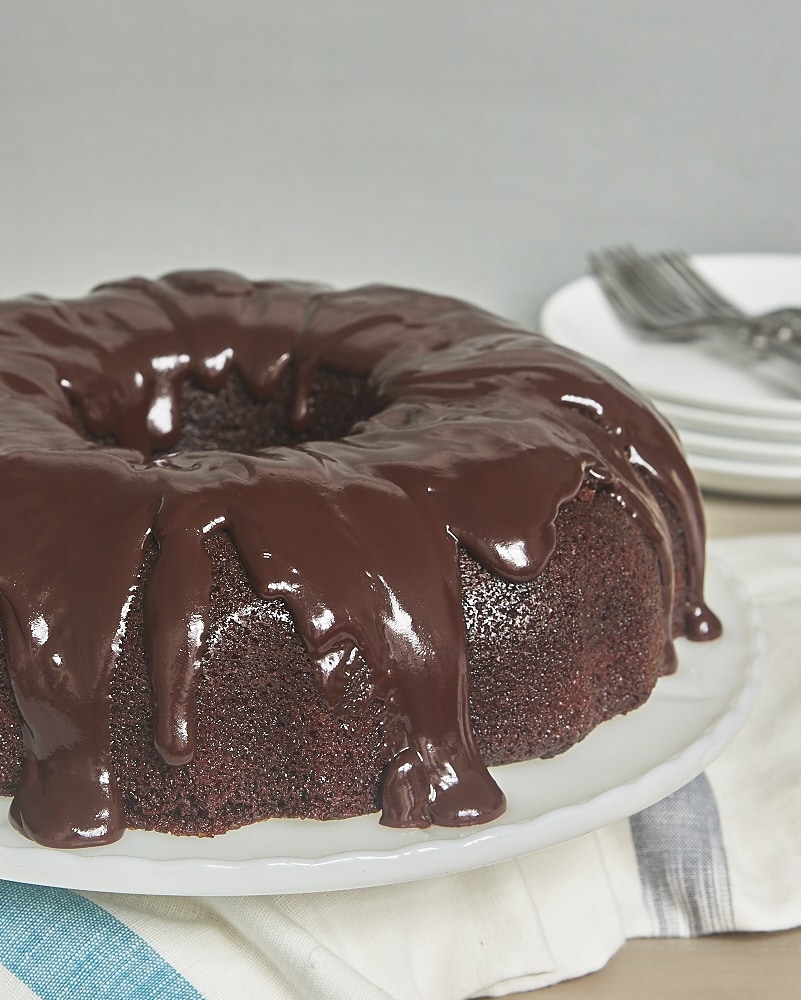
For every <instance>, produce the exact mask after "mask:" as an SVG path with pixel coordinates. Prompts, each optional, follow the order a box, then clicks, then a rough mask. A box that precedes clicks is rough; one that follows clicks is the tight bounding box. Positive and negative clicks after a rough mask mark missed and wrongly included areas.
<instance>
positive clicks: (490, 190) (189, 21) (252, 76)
mask: <svg viewBox="0 0 801 1000" xmlns="http://www.w3.org/2000/svg"><path fill="white" fill-rule="evenodd" d="M0 21H1V22H2V23H1V26H0V142H2V155H1V156H0V226H1V227H2V229H1V230H0V232H1V233H2V236H1V243H0V295H2V296H8V295H16V294H19V293H22V292H24V291H30V290H39V291H46V292H50V293H54V294H73V293H82V292H83V291H84V290H85V289H86V288H88V287H89V286H91V285H92V284H94V283H96V282H98V281H100V280H102V279H106V278H112V277H118V276H123V275H127V274H131V273H144V274H148V275H155V274H157V273H160V272H163V271H165V270H170V269H174V268H177V267H187V266H216V267H227V268H232V269H238V270H242V271H244V272H245V273H247V274H250V275H252V276H262V277H267V276H269V277H279V276H281V277H284V276H287V277H298V278H309V279H311V278H313V279H318V280H326V281H330V282H332V283H334V284H337V285H347V284H353V283H362V282H366V281H373V280H380V281H389V282H395V283H401V284H407V285H412V286H420V287H423V288H427V289H430V290H436V291H441V292H447V293H451V294H457V295H461V296H464V297H467V298H470V299H472V300H474V301H476V302H479V303H481V304H482V305H484V306H485V307H487V308H491V309H495V310H496V311H499V312H503V313H505V314H507V315H510V316H514V317H515V318H518V319H521V320H524V321H526V322H529V323H534V322H535V320H536V317H537V314H538V309H539V306H540V305H541V304H542V302H543V300H544V299H545V297H546V296H547V295H548V294H549V293H550V292H551V291H553V290H554V289H555V288H557V287H558V286H559V285H560V284H562V283H564V282H565V281H568V280H570V279H571V278H573V277H575V276H577V275H578V274H580V273H582V272H583V271H584V270H585V266H586V265H585V261H586V253H587V251H588V250H590V249H593V248H596V247H599V246H603V245H606V244H610V243H618V242H622V241H632V242H634V243H636V244H638V245H640V246H642V247H644V248H656V247H663V246H682V247H685V248H687V249H690V250H692V251H699V252H700V251H722V250H748V251H759V250H780V251H781V250H783V251H795V250H797V249H799V238H800V237H799V234H801V229H800V228H799V211H798V206H799V197H798V195H799V166H800V165H801V129H800V128H799V125H800V124H801V112H799V106H800V105H801V55H800V54H799V43H800V42H801V4H799V3H798V2H797V0H730V2H725V0H671V2H669V3H663V2H653V0H597V2H592V0H528V2H523V0H512V2H495V3H491V2H489V0H488V2H476V0H459V2H457V0H425V2H423V0H404V2H402V3H401V2H398V3H388V2H382V0H370V2H368V0H314V2H306V3H303V2H297V3H285V4H279V3H276V2H260V3H259V2H255V0H253V2H245V0H232V2H228V3H223V2H218V3H203V2H197V0H196V2H189V0H177V2H170V0H162V2H158V3H157V2H153V0H138V2H126V3H118V2H111V0H71V2H70V3H64V2H62V0H59V2H54V0H38V2H33V0H32V2H30V3H26V4H23V3H10V2H8V0H6V3H5V4H3V5H2V8H0Z"/></svg>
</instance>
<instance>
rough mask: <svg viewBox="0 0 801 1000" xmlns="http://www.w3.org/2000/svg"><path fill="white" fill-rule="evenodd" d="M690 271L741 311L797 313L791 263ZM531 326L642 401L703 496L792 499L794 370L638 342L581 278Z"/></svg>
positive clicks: (798, 463)
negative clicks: (624, 383) (674, 441)
mask: <svg viewBox="0 0 801 1000" xmlns="http://www.w3.org/2000/svg"><path fill="white" fill-rule="evenodd" d="M694 264H695V266H696V267H697V268H698V270H699V271H701V272H702V273H703V274H704V276H705V277H707V278H708V279H709V280H710V281H711V282H712V283H713V284H714V285H715V286H716V287H717V288H718V289H719V290H720V291H721V292H723V294H724V295H727V296H728V297H729V298H730V299H731V300H732V301H734V302H736V304H737V305H739V306H741V307H742V308H743V309H745V310H747V311H749V312H755V313H757V312H764V311H767V310H769V309H776V308H778V307H780V306H787V305H801V256H796V255H786V254H757V255H754V254H726V255H716V256H703V257H696V258H694ZM540 328H541V329H542V331H543V332H544V333H545V334H546V335H547V336H549V337H550V338H551V339H552V340H555V341H557V342H558V343H561V344H564V345H565V346H567V347H572V348H574V349H575V350H577V351H581V353H583V354H586V355H588V356H590V357H592V358H595V359H596V360H598V361H601V362H603V363H604V364H605V365H607V366H608V367H610V368H612V369H614V370H615V371H617V372H618V374H620V375H622V376H623V377H624V378H625V379H627V380H628V381H629V382H631V384H632V385H634V386H636V387H637V388H638V389H639V390H640V391H641V392H643V393H644V394H645V395H647V396H650V398H651V399H652V400H653V402H654V403H655V404H656V406H657V408H658V409H659V410H660V411H661V412H662V413H663V414H664V415H665V416H666V417H667V418H668V419H669V420H670V421H671V423H672V424H673V425H674V427H675V428H676V430H677V431H678V432H679V436H680V437H681V439H682V442H683V444H684V447H685V450H686V452H687V457H688V460H689V462H690V465H691V467H692V468H693V470H694V472H695V475H696V477H697V479H698V481H699V483H700V485H701V486H702V487H703V488H704V489H708V490H716V491H721V492H726V493H736V494H740V495H747V496H761V497H785V498H792V497H801V366H794V365H793V364H792V363H791V362H782V363H778V362H776V361H772V362H769V363H767V364H764V363H761V362H753V361H751V362H743V361H740V362H738V361H737V360H736V359H735V357H734V356H733V353H731V352H725V351H722V350H721V348H720V346H717V347H715V346H713V345H704V344H701V343H697V342H695V343H690V342H684V343H679V344H666V343H654V342H645V341H643V340H639V339H637V338H636V337H635V336H633V335H632V334H631V333H629V332H628V331H627V330H626V329H625V328H624V327H623V325H622V324H621V323H620V322H619V320H618V319H617V318H616V316H615V315H614V313H613V312H612V309H611V307H610V306H609V303H608V302H607V300H606V298H605V296H604V294H603V292H602V291H601V290H600V288H599V286H598V284H597V282H596V281H595V279H594V278H591V277H584V278H580V279H578V280H577V281H574V282H572V283H571V284H569V285H567V286H566V287H564V288H562V289H560V290H559V291H558V292H556V293H555V294H554V295H552V296H551V297H550V298H549V299H548V301H547V302H546V304H545V306H544V308H543V310H542V314H541V317H540Z"/></svg>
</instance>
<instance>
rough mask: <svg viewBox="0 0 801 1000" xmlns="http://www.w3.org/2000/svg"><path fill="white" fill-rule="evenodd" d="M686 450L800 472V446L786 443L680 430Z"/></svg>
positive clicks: (683, 428) (685, 429)
mask: <svg viewBox="0 0 801 1000" xmlns="http://www.w3.org/2000/svg"><path fill="white" fill-rule="evenodd" d="M677 429H678V431H679V434H680V435H681V440H682V442H683V443H684V447H685V448H686V449H687V451H689V452H691V453H692V454H694V455H709V456H710V457H712V458H725V459H731V460H732V461H735V462H749V463H752V464H754V465H763V464H772V465H780V466H786V467H788V468H789V469H790V472H792V470H795V471H796V472H798V473H801V443H799V444H788V443H786V442H783V441H756V440H754V439H752V438H740V437H728V436H727V435H724V434H704V433H702V432H700V431H694V430H690V429H688V428H686V427H678V428H677Z"/></svg>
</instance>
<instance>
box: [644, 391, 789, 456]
mask: <svg viewBox="0 0 801 1000" xmlns="http://www.w3.org/2000/svg"><path fill="white" fill-rule="evenodd" d="M653 402H654V403H655V404H656V406H657V407H658V408H659V410H660V411H661V412H662V413H663V414H664V415H665V416H666V417H667V418H668V420H670V421H671V422H672V423H673V424H674V425H675V426H676V427H677V428H678V429H679V430H685V429H686V430H693V431H701V432H703V433H705V434H721V435H724V436H725V437H738V438H747V439H749V440H753V441H773V442H778V443H785V444H795V445H798V444H801V421H798V420H780V419H778V418H771V417H753V416H750V415H748V414H736V413H728V412H726V411H725V410H709V409H705V408H704V407H697V406H682V405H681V403H673V402H670V401H669V400H666V399H660V398H659V397H653Z"/></svg>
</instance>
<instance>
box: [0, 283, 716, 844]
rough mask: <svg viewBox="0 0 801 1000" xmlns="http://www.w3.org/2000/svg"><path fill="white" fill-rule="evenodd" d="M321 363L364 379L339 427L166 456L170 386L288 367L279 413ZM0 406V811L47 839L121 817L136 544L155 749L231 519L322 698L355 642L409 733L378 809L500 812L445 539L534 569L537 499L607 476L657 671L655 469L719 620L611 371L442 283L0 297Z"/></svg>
mask: <svg viewBox="0 0 801 1000" xmlns="http://www.w3.org/2000/svg"><path fill="white" fill-rule="evenodd" d="M320 366H323V367H325V368H327V369H331V370H334V371H338V372H343V373H348V374H352V375H361V376H364V377H366V378H367V379H368V380H369V385H370V389H371V392H372V393H373V395H374V398H375V400H376V404H375V413H374V414H373V415H372V416H371V417H370V418H369V419H367V420H365V421H363V422H361V423H360V424H358V425H357V426H356V427H354V428H353V430H352V432H351V433H350V434H349V435H348V436H346V437H344V438H342V439H340V440H337V441H328V442H316V441H315V442H307V443H303V444H300V445H298V446H297V447H294V448H286V447H271V448H264V449H261V450H257V451H255V452H254V453H252V454H239V453H233V452H225V451H217V452H185V451H184V452H179V453H174V454H170V453H169V449H170V448H171V446H174V445H175V442H176V441H178V439H179V437H180V433H181V411H180V393H181V385H182V383H183V382H184V380H186V379H192V380H193V381H194V382H196V383H197V384H198V385H199V386H201V387H203V388H207V389H210V390H215V389H217V388H219V387H220V386H221V385H222V383H223V382H224V380H225V379H226V378H227V377H228V375H229V373H230V372H231V370H233V369H235V370H236V371H237V373H238V374H239V376H240V377H241V379H242V381H243V382H244V385H245V386H246V388H247V390H248V391H249V392H250V393H251V394H252V395H253V396H254V397H256V398H268V397H269V396H270V395H271V394H272V393H274V392H275V391H276V388H277V386H278V385H279V384H280V382H281V380H282V379H283V378H284V377H286V376H287V373H289V372H291V374H292V378H293V401H292V407H291V421H292V426H293V429H294V430H295V431H302V430H303V429H304V427H306V426H307V425H308V421H309V402H310V398H311V392H312V386H313V384H314V379H315V374H316V372H317V370H318V368H319V367H320ZM76 411H77V415H76ZM0 417H1V418H2V421H3V426H4V434H3V440H2V444H0V475H1V477H2V478H0V483H2V486H0V553H2V555H0V593H1V594H2V598H1V600H0V609H1V611H2V625H3V632H4V636H5V647H6V653H7V658H8V665H9V673H10V677H11V681H12V685H13V690H14V695H15V698H16V700H17V703H18V705H19V708H20V712H21V714H22V717H23V720H24V741H25V762H24V767H23V774H22V779H21V781H20V783H19V787H18V790H17V793H16V795H15V797H14V799H13V802H12V807H11V818H12V821H13V823H14V824H15V825H16V826H17V827H18V828H19V829H20V830H21V831H22V832H23V833H25V834H26V835H27V836H29V837H31V838H33V839H34V840H36V841H38V842H40V843H42V844H47V845H52V846H58V847H77V846H85V845H90V844H101V843H106V842H110V841H113V840H115V839H117V838H118V837H119V836H121V834H122V832H123V830H124V827H125V820H124V816H123V812H122V807H121V803H120V797H119V793H118V790H117V787H116V783H115V778H114V774H113V773H112V770H111V767H110V763H109V688H110V677H111V674H112V671H113V669H114V661H115V656H116V653H117V650H118V647H119V643H120V638H121V636H122V635H123V634H124V630H125V619H126V614H127V609H128V607H129V606H130V602H131V599H132V595H133V594H134V593H135V592H136V590H137V588H138V587H139V586H140V585H141V584H140V570H141V566H142V561H143V551H144V548H145V546H146V545H148V544H150V543H151V542H155V543H156V545H157V547H158V555H157V557H156V561H155V565H154V568H153V571H152V574H151V576H150V579H149V583H148V589H147V594H146V605H145V607H146V626H147V656H148V662H149V666H150V671H151V677H152V686H153V697H154V714H155V733H156V745H157V748H158V751H159V752H160V753H161V755H162V756H163V758H164V759H165V760H166V761H167V762H168V763H170V764H174V765H176V766H178V765H181V764H183V763H185V762H187V761H190V760H191V759H192V757H193V754H194V752H195V741H196V706H195V698H196V689H197V679H198V678H197V671H198V667H197V664H198V660H199V655H200V653H201V651H202V649H203V644H204V640H205V638H206V633H207V628H208V615H209V601H210V597H209V594H210V589H211V569H210V565H209V559H208V556H207V553H206V549H205V545H204V543H205V541H206V539H208V538H209V537H210V536H211V535H212V534H214V533H216V532H219V531H227V532H228V533H229V534H230V536H231V538H232V539H233V541H234V544H235V546H236V548H237V550H238V552H239V554H240V557H241V560H242V563H243V565H244V567H245V569H246V571H247V573H248V576H249V578H250V581H251V583H252V585H253V587H254V590H255V591H256V592H257V593H258V594H260V595H261V596H263V597H265V598H276V597H280V598H282V599H283V600H284V601H285V602H286V604H287V606H288V607H289V609H290V612H291V614H292V616H293V619H294V621H295V623H296V627H297V629H298V631H299V634H300V635H301V637H302V638H303V640H304V642H305V644H306V646H307V648H308V650H309V653H310V655H311V657H312V658H313V659H314V661H315V662H316V663H317V665H318V671H319V681H320V685H321V689H322V690H323V691H324V692H326V693H327V694H328V695H329V696H330V698H331V700H332V702H333V701H335V698H336V691H337V690H338V687H339V686H340V680H341V675H342V672H343V671H346V670H347V668H348V664H349V663H350V662H351V661H352V659H353V655H354V651H355V650H358V651H359V652H360V653H361V655H362V657H363V658H364V660H365V662H366V663H367V664H368V665H369V668H370V671H371V679H372V684H373V688H374V691H375V694H376V695H377V696H378V697H380V698H381V699H384V700H385V701H386V702H387V703H389V704H390V705H392V707H393V709H394V711H395V712H396V713H397V714H398V716H399V717H400V718H401V719H402V720H403V723H404V725H405V728H406V732H407V736H408V746H407V748H406V749H405V750H403V751H402V752H401V753H400V754H398V755H397V757H395V758H394V759H393V761H392V762H391V763H390V765H389V767H388V769H387V773H386V776H385V779H384V783H383V790H382V806H383V816H382V822H384V823H387V824H389V825H423V826H424V825H427V824H429V823H439V824H444V825H454V826H459V825H465V824H471V823H475V822H482V821H486V820H489V819H492V818H493V817H495V816H497V815H499V814H500V813H501V812H502V811H503V808H504V801H503V795H502V793H501V792H500V790H499V789H498V787H497V786H496V784H495V782H494V781H493V780H492V778H491V776H490V775H489V773H488V771H487V769H486V767H485V765H484V763H483V761H482V760H481V757H480V755H479V754H478V752H477V750H476V748H475V745H474V742H473V737H472V734H471V730H470V720H469V717H468V709H467V704H468V698H467V660H466V638H465V625H464V621H463V617H462V610H461V604H460V578H459V570H458V550H459V546H460V545H461V546H463V547H464V548H465V549H466V550H467V551H468V552H469V553H470V554H471V555H473V556H474V557H475V558H476V559H477V560H479V561H480V562H481V563H482V564H483V565H484V566H486V567H487V568H488V569H490V570H491V571H493V572H494V573H497V574H499V575H500V576H502V577H505V578H507V579H510V580H515V581H526V580H530V579H532V578H533V577H535V576H536V575H537V573H538V572H540V570H541V569H542V567H543V566H544V565H545V564H546V563H547V561H548V559H549V556H550V554H551V552H552V550H553V546H554V531H555V529H554V520H555V518H556V516H557V513H558V510H559V507H560V505H561V504H562V503H564V502H565V501H567V500H569V499H570V498H572V497H574V496H575V495H576V494H577V493H578V491H579V489H580V488H581V486H582V484H583V483H584V482H585V481H586V480H587V479H588V478H595V479H598V480H600V481H603V482H604V483H606V484H608V485H609V487H610V488H611V489H612V490H613V492H614V495H615V496H616V498H617V499H618V501H619V503H620V504H621V505H623V506H624V507H625V509H626V510H627V511H629V513H630V515H631V517H633V518H636V519H637V520H638V521H639V522H640V524H641V526H642V529H643V530H644V531H645V532H647V534H648V535H649V537H650V538H651V539H652V541H653V543H654V545H655V547H656V550H657V552H658V553H659V558H660V565H661V570H662V580H663V589H664V608H665V648H666V668H667V669H669V668H670V665H671V663H672V659H671V658H672V656H673V653H672V642H671V640H672V626H671V621H672V616H673V605H674V595H673V585H674V578H675V571H674V565H673V560H674V553H673V552H672V548H671V542H670V537H669V534H668V528H667V525H666V522H665V516H664V513H663V511H662V508H661V507H660V504H659V503H658V502H657V500H656V499H655V496H654V494H653V492H652V489H651V484H655V486H656V487H658V489H659V491H661V493H662V494H663V495H664V496H665V497H666V498H667V499H668V500H669V502H670V503H671V504H672V506H673V507H674V508H675V511H676V512H677V514H678V516H679V519H680V522H681V524H682V525H683V531H684V537H685V541H686V547H687V553H686V559H687V568H686V572H687V578H688V597H687V603H686V607H685V609H684V614H683V618H684V631H685V632H686V634H687V635H688V636H689V637H690V638H692V639H706V638H711V637H714V636H715V635H717V634H718V633H719V631H720V626H719V624H718V622H717V620H716V619H715V617H714V615H713V614H712V613H711V612H710V611H709V610H708V609H707V608H706V606H705V604H704V602H703V597H702V584H703V558H704V537H703V517H702V512H701V509H700V501H699V497H698V493H697V490H696V487H695V484H694V482H693V480H692V477H691V475H690V473H689V471H688V469H687V466H686V464H685V462H684V459H683V457H682V455H681V452H680V449H679V447H678V444H677V441H676V438H675V436H674V434H673V432H672V431H671V430H670V428H669V427H668V426H667V425H666V424H665V423H664V422H663V421H662V419H661V418H660V417H659V416H658V415H657V414H656V413H655V412H654V411H653V410H652V409H651V408H650V406H648V405H647V404H646V403H645V402H644V401H643V400H642V399H640V398H639V397H638V396H637V395H636V394H635V393H634V392H633V390H632V389H631V388H630V387H629V386H628V385H626V384H625V383H624V382H622V381H621V380H620V379H619V378H617V377H616V376H615V375H613V374H612V373H610V372H608V371H606V370H604V369H602V368H600V367H599V366H597V365H595V364H593V363H590V362H589V361H587V360H585V359H583V358H580V357H578V356H577V355H574V354H572V353H571V352H569V351H566V350H564V349H562V348H559V347H557V346H555V345H554V344H552V343H550V342H549V341H547V340H545V339H544V338H542V337H540V336H538V335H536V334H532V333H529V332H527V331H525V330H523V329H521V328H519V327H517V326H515V325H514V324H512V323H509V322H507V321H505V320H502V319H499V318H497V317H495V316H491V315H489V314H487V313H484V312H482V311H480V310H478V309H476V308H474V307H472V306H469V305H467V304H465V303H463V302H459V301H456V300H453V299H447V298H441V297H437V296H433V295H425V294H422V293H418V292H412V291H406V290H399V289H395V288H385V287H378V286H374V287H368V288H363V289H357V290H355V291H349V292H334V291H328V290H325V289H322V288H320V287H318V286H313V285H306V284H299V283H289V282H250V281H246V280H245V279H244V278H241V277H239V276H237V275H234V274H229V273H225V272H216V271H215V272H180V273H176V274H172V275H168V276H166V277H164V278H162V279H161V280H160V281H147V280H144V279H132V280H130V281H125V282H119V283H114V284H108V285H103V286H100V287H99V288H97V289H96V290H95V291H94V292H93V293H92V294H91V295H89V296H88V297H86V298H84V299H80V300H77V301H71V302H57V301H53V300H50V299H46V298H43V297H30V298H27V299H20V300H16V301H12V302H8V303H5V304H2V305H0ZM81 425H83V426H81ZM85 431H88V432H89V434H90V435H92V436H93V437H94V438H95V440H92V438H90V437H88V436H87V435H86V433H85ZM100 438H103V439H106V440H108V439H113V440H114V441H115V442H117V444H116V445H111V446H104V445H100V444H99V443H98V440H97V439H100ZM165 452H167V454H164V453H165ZM159 454H160V455H161V457H154V455H156V456H157V455H159ZM682 558H684V554H682Z"/></svg>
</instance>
